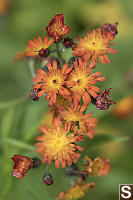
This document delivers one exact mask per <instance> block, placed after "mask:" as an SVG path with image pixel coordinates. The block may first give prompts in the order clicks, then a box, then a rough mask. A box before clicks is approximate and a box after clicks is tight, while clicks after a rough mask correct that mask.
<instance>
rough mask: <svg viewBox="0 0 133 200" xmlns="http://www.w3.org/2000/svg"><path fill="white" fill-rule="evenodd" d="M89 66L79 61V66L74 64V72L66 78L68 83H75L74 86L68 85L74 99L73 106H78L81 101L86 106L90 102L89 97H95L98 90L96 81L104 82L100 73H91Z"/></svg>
mask: <svg viewBox="0 0 133 200" xmlns="http://www.w3.org/2000/svg"><path fill="white" fill-rule="evenodd" d="M91 66H92V65H91V64H90V65H89V66H88V67H87V64H86V62H83V61H82V59H81V58H80V59H79V64H78V63H77V62H75V63H74V70H72V71H71V73H70V75H69V76H68V81H69V82H70V83H71V82H72V83H73V82H74V83H75V85H71V84H69V85H68V87H70V91H71V92H72V98H73V99H74V104H76V105H77V104H78V103H79V102H80V100H81V97H82V99H83V102H84V104H88V103H89V102H90V101H91V97H90V95H91V96H93V97H94V98H96V97H97V95H98V94H97V93H98V92H99V91H100V88H98V87H96V86H95V84H96V83H97V82H98V81H105V77H104V76H101V75H102V73H101V72H96V73H93V74H90V73H91Z"/></svg>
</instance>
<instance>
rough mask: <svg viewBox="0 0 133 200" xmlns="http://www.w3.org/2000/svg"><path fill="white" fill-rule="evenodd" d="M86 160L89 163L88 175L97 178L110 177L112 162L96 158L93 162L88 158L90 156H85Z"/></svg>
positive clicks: (87, 167)
mask: <svg viewBox="0 0 133 200" xmlns="http://www.w3.org/2000/svg"><path fill="white" fill-rule="evenodd" d="M85 159H86V160H87V161H88V164H86V165H85V166H86V170H85V171H86V172H88V174H89V175H90V174H91V175H92V176H94V177H96V176H103V175H108V173H109V172H110V169H111V165H110V160H108V159H107V158H100V157H98V158H96V159H94V160H93V161H92V160H91V159H90V158H88V156H85Z"/></svg>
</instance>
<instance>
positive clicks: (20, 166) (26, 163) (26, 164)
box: [11, 155, 33, 179]
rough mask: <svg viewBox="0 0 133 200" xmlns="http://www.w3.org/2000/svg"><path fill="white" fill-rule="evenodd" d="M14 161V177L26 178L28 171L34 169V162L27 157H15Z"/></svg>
mask: <svg viewBox="0 0 133 200" xmlns="http://www.w3.org/2000/svg"><path fill="white" fill-rule="evenodd" d="M11 159H12V160H13V161H14V163H15V164H14V167H13V168H14V169H15V170H14V171H13V172H12V175H13V176H16V177H17V178H18V179H22V178H24V176H25V175H26V173H27V171H28V170H29V169H31V168H32V167H33V161H32V159H30V158H29V157H27V156H21V155H14V156H13V157H12V158H11Z"/></svg>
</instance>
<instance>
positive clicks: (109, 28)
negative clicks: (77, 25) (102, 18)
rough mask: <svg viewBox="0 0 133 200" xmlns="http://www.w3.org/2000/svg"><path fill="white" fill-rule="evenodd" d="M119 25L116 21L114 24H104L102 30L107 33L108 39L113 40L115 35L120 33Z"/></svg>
mask: <svg viewBox="0 0 133 200" xmlns="http://www.w3.org/2000/svg"><path fill="white" fill-rule="evenodd" d="M117 27H118V22H116V23H114V24H113V25H112V24H108V23H106V24H104V25H103V26H102V32H103V34H105V35H106V36H107V37H108V39H109V40H110V41H111V40H113V39H114V38H115V36H116V35H117V34H118V31H117Z"/></svg>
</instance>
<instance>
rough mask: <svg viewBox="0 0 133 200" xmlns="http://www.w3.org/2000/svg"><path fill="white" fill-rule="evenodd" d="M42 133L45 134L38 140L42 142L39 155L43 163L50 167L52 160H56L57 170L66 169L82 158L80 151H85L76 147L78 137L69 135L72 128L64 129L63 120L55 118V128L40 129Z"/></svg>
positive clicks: (38, 149) (39, 144) (39, 145)
mask: <svg viewBox="0 0 133 200" xmlns="http://www.w3.org/2000/svg"><path fill="white" fill-rule="evenodd" d="M40 129H41V131H42V132H43V133H44V134H43V135H42V136H39V137H37V138H36V140H39V141H41V142H39V143H37V144H36V146H37V147H38V148H37V153H40V152H41V154H40V156H41V157H42V162H43V163H44V164H45V163H46V162H47V164H48V165H50V164H51V162H52V160H55V166H56V168H60V163H61V167H62V168H65V167H66V163H67V164H68V166H70V165H71V164H72V162H76V161H77V159H78V158H79V157H80V154H79V153H78V152H77V149H78V150H80V151H81V150H83V149H82V147H80V146H78V145H76V144H75V143H76V141H77V139H76V137H75V136H74V135H73V134H71V133H70V134H68V135H67V133H68V132H69V130H70V128H68V127H66V126H65V128H63V127H62V123H61V120H60V119H59V118H55V119H54V120H53V128H47V127H40Z"/></svg>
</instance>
